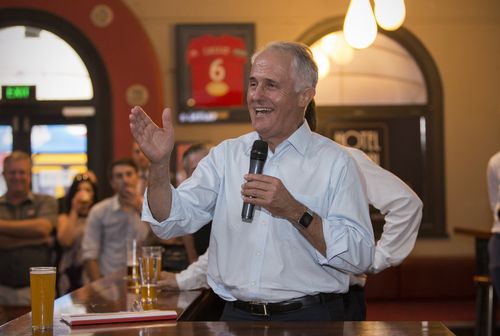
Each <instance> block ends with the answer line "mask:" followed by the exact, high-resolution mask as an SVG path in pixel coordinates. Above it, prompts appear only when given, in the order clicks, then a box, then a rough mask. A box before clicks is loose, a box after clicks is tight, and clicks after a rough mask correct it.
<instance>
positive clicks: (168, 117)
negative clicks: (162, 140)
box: [161, 107, 172, 128]
mask: <svg viewBox="0 0 500 336" xmlns="http://www.w3.org/2000/svg"><path fill="white" fill-rule="evenodd" d="M161 120H162V123H163V128H167V126H168V127H171V126H172V110H171V109H170V108H169V107H167V108H165V109H164V110H163V113H162V114H161Z"/></svg>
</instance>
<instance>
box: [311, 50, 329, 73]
mask: <svg viewBox="0 0 500 336" xmlns="http://www.w3.org/2000/svg"><path fill="white" fill-rule="evenodd" d="M311 52H312V54H313V58H314V61H315V62H316V65H317V66H318V77H319V78H324V77H325V76H326V75H328V73H329V72H330V60H329V59H328V56H327V55H326V54H325V52H324V51H323V50H322V49H321V46H319V45H315V46H313V47H312V48H311Z"/></svg>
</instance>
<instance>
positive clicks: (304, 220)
mask: <svg viewBox="0 0 500 336" xmlns="http://www.w3.org/2000/svg"><path fill="white" fill-rule="evenodd" d="M313 217H314V212H312V210H311V209H309V208H307V207H306V211H304V213H303V214H302V216H300V219H299V224H300V225H302V227H303V228H305V229H307V227H308V226H309V225H310V224H311V223H312V221H313Z"/></svg>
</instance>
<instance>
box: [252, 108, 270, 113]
mask: <svg viewBox="0 0 500 336" xmlns="http://www.w3.org/2000/svg"><path fill="white" fill-rule="evenodd" d="M255 112H256V113H267V112H271V109H270V108H262V107H259V108H256V109H255Z"/></svg>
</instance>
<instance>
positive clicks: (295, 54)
mask: <svg viewBox="0 0 500 336" xmlns="http://www.w3.org/2000/svg"><path fill="white" fill-rule="evenodd" d="M267 50H280V51H283V52H286V53H288V54H290V55H291V56H292V69H293V70H295V71H294V73H293V76H294V78H295V81H296V83H295V90H296V91H297V92H299V91H301V90H303V89H305V88H307V87H311V88H314V89H315V88H316V84H318V66H317V65H316V62H314V58H313V54H312V52H311V49H309V47H308V46H307V45H305V44H303V43H299V42H289V41H276V42H271V43H269V44H267V45H266V46H265V47H264V48H263V49H261V50H259V51H257V52H256V53H254V54H253V56H252V64H253V63H254V61H255V59H256V58H257V56H259V55H260V54H261V53H262V52H264V51H267Z"/></svg>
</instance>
